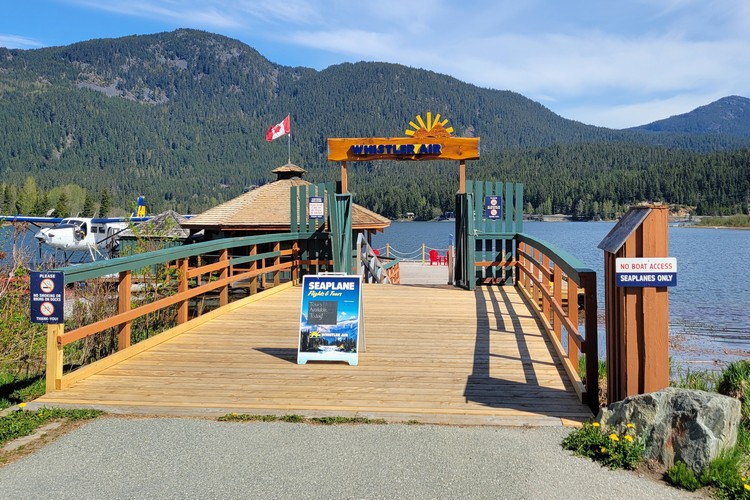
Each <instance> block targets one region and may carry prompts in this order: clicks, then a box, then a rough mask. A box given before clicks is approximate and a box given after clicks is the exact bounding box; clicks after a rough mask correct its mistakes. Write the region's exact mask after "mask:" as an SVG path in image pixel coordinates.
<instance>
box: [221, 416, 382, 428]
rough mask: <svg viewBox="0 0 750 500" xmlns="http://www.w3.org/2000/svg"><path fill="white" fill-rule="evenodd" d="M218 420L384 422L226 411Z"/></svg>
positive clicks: (380, 419) (340, 422)
mask: <svg viewBox="0 0 750 500" xmlns="http://www.w3.org/2000/svg"><path fill="white" fill-rule="evenodd" d="M218 420H219V421H220V422H289V423H297V424H318V425H346V424H385V423H386V421H385V420H384V419H382V418H375V419H373V418H367V417H337V416H333V417H309V418H308V417H303V416H302V415H294V414H291V415H247V414H244V413H228V414H226V415H222V416H221V417H219V418H218Z"/></svg>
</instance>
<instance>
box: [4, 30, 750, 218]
mask: <svg viewBox="0 0 750 500" xmlns="http://www.w3.org/2000/svg"><path fill="white" fill-rule="evenodd" d="M427 111H432V112H434V113H441V115H443V117H445V118H448V119H449V120H450V124H451V125H452V126H453V127H454V128H455V131H456V135H459V136H479V137H481V154H482V158H481V159H480V160H478V161H474V162H470V163H469V165H468V170H469V175H470V176H471V177H474V178H478V179H482V180H507V181H520V182H524V183H525V184H526V193H527V200H528V202H529V204H530V206H529V207H528V208H529V209H533V210H535V211H539V212H545V213H546V212H565V213H574V214H577V215H580V216H585V217H588V216H611V215H610V214H614V212H616V211H618V210H622V207H623V206H625V205H627V204H629V203H633V202H638V201H642V200H663V201H667V202H670V203H680V204H686V205H692V206H697V207H698V210H699V212H701V213H734V212H737V211H739V210H743V209H744V210H747V202H748V198H750V154H749V153H748V151H747V150H746V149H743V148H747V147H748V145H750V134H748V135H747V136H742V135H741V134H722V133H711V134H697V133H688V134H686V133H676V132H658V133H657V132H652V131H643V130H629V131H617V130H611V129H606V128H601V127H593V126H588V125H584V124H581V123H578V122H574V121H571V120H567V119H564V118H562V117H560V116H557V115H555V114H554V113H552V112H550V111H549V110H548V109H546V108H544V107H543V106H542V105H540V104H538V103H536V102H534V101H531V100H530V99H527V98H525V97H523V96H522V95H520V94H517V93H514V92H508V91H496V90H489V89H482V88H478V87H476V86H473V85H469V84H466V83H463V82H460V81H458V80H456V79H454V78H451V77H448V76H445V75H439V74H436V73H433V72H430V71H424V70H419V69H414V68H407V67H404V66H400V65H394V64H385V63H357V64H341V65H336V66H332V67H330V68H327V69H325V70H323V71H315V70H312V69H308V68H290V67H284V66H279V65H275V64H273V63H271V62H269V61H268V60H266V59H265V58H264V57H263V56H261V55H260V54H259V53H258V52H257V51H255V50H253V49H252V48H250V47H248V46H247V45H245V44H243V43H241V42H239V41H236V40H232V39H228V38H226V37H222V36H218V35H213V34H209V33H205V32H200V31H194V30H178V31H175V32H171V33H161V34H156V35H148V36H132V37H125V38H120V39H106V40H92V41H88V42H82V43H78V44H74V45H71V46H67V47H53V48H46V49H39V50H30V51H25V50H7V49H0V144H2V147H0V174H1V175H2V177H0V182H2V186H0V188H2V192H1V193H0V194H2V198H0V203H2V206H0V212H2V213H16V212H22V213H25V214H30V213H44V212H46V211H48V210H49V209H50V208H52V207H55V206H56V207H57V208H58V211H60V210H67V211H70V212H73V213H76V212H79V211H81V210H83V206H84V204H86V205H87V210H93V208H92V202H93V204H94V205H98V204H99V202H100V201H101V198H102V196H104V197H105V198H106V203H110V202H111V206H112V207H120V208H121V209H123V210H124V209H127V208H128V205H129V203H130V202H131V200H133V199H134V198H135V196H136V195H138V194H143V195H145V196H146V198H147V200H148V202H149V204H150V206H151V209H152V211H161V210H164V209H166V208H173V209H175V210H178V211H180V212H192V213H196V212H199V211H202V210H204V209H206V208H208V207H210V206H212V205H215V204H217V203H219V202H220V201H223V200H225V199H228V198H230V197H233V196H236V195H238V194H239V193H241V192H242V190H243V189H244V188H245V187H247V186H250V185H257V184H262V183H264V182H267V181H268V180H272V178H273V176H272V174H271V170H272V169H273V168H274V167H276V166H278V165H281V164H284V163H286V161H287V147H286V138H283V139H280V140H277V141H274V142H272V143H267V142H266V141H265V131H266V129H267V128H268V127H269V126H270V125H272V124H274V123H277V122H279V121H280V120H281V119H282V118H283V117H284V116H286V114H287V113H291V115H292V132H293V141H292V162H294V163H297V164H299V165H301V166H303V167H305V168H306V169H308V171H309V173H308V175H307V178H308V179H310V180H312V181H323V180H333V179H336V178H337V177H338V172H339V170H338V166H337V165H334V164H331V163H329V162H328V161H327V160H326V154H327V151H326V139H327V138H328V137H351V136H355V137H356V136H364V137H366V136H402V135H403V134H404V130H405V129H406V128H407V125H408V122H409V120H412V119H413V118H414V116H415V115H417V114H424V113H426V112H427ZM456 177H457V174H456V166H455V165H452V164H436V163H430V164H421V163H399V164H393V163H388V162H383V163H373V164H359V165H356V166H352V174H351V178H350V189H351V191H352V192H354V193H355V201H357V202H358V203H361V204H364V205H366V206H368V207H370V208H373V209H374V210H376V211H379V212H381V213H383V214H384V215H386V216H389V217H397V216H398V215H400V214H403V213H405V212H407V211H409V212H416V213H418V214H419V215H420V216H421V217H424V218H427V217H431V216H433V215H435V214H439V213H441V212H442V211H444V210H452V205H453V199H454V193H455V190H456V187H457V186H456V185H457V181H456ZM87 198H88V203H86V201H87V200H86V199H87ZM106 203H105V204H106Z"/></svg>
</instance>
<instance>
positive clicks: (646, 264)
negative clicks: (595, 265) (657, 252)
mask: <svg viewBox="0 0 750 500" xmlns="http://www.w3.org/2000/svg"><path fill="white" fill-rule="evenodd" d="M615 280H616V284H617V286H623V287H664V286H675V285H677V259H675V258H674V257H643V258H619V259H615Z"/></svg>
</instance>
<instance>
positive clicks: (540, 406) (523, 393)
mask: <svg viewBox="0 0 750 500" xmlns="http://www.w3.org/2000/svg"><path fill="white" fill-rule="evenodd" d="M487 291H488V292H489V293H487V294H485V292H487ZM475 302H476V314H477V327H476V338H475V345H474V360H473V366H472V373H471V375H470V376H469V377H468V379H467V381H466V387H465V390H464V397H465V399H466V401H467V402H469V401H471V402H475V403H478V404H481V405H484V406H488V407H491V408H505V409H511V410H518V411H523V412H529V413H536V414H540V415H546V416H552V417H561V418H569V416H571V415H572V414H578V413H582V412H586V411H587V409H588V407H587V406H586V405H584V404H583V403H581V402H580V401H579V400H578V397H577V396H576V394H575V392H574V391H573V386H572V384H571V382H570V381H569V380H568V378H567V374H566V373H565V371H564V369H563V367H562V363H561V362H559V360H558V359H557V355H556V353H555V352H554V350H553V348H552V345H551V343H550V341H549V340H548V339H547V338H546V337H545V338H544V345H545V347H546V348H547V350H548V351H549V352H550V354H551V356H552V358H553V360H554V370H555V372H556V373H557V376H559V378H560V379H561V380H562V383H563V387H564V389H557V388H551V387H545V386H543V385H542V384H543V383H542V382H540V380H539V375H538V374H537V372H536V370H535V364H536V365H538V366H546V369H550V368H552V366H550V365H552V364H553V363H549V362H545V361H542V362H539V361H535V360H534V359H533V358H532V355H531V352H530V348H529V345H528V341H527V337H526V335H525V334H524V332H523V327H522V325H521V321H520V319H519V314H524V315H525V314H528V313H529V311H528V309H527V307H525V306H522V307H520V309H522V310H520V311H517V308H519V307H518V306H517V305H514V304H513V303H512V301H511V300H510V297H509V295H508V291H507V290H506V289H505V288H504V287H501V286H490V287H484V288H478V289H477V290H476V291H475ZM488 304H489V307H490V308H491V311H490V310H489V309H488ZM501 305H502V306H504V308H505V309H506V310H507V311H508V314H506V315H505V316H504V315H503V314H502V311H501ZM530 316H531V317H533V318H534V320H535V321H536V323H537V325H538V327H539V329H540V331H542V332H543V329H542V326H541V323H540V321H539V319H538V318H536V317H535V315H533V313H531V315H530ZM493 317H494V324H492V325H491V322H492V321H493ZM485 318H486V319H485ZM493 334H495V335H506V336H510V337H512V338H514V340H515V344H516V347H517V351H518V355H515V353H514V354H509V353H508V352H502V353H493V352H492V343H491V335H493ZM542 335H544V334H543V333H542ZM493 358H495V359H498V358H503V359H510V360H511V361H512V360H515V361H518V362H519V363H520V366H519V367H518V369H519V372H516V373H515V375H518V374H519V373H520V374H521V375H522V377H521V378H523V379H524V382H519V381H518V380H510V379H504V378H498V377H493V376H491V374H490V364H491V360H492V359H493Z"/></svg>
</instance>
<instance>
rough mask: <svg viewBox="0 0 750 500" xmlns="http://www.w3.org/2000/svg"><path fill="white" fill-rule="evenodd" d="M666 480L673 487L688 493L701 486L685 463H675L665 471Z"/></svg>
mask: <svg viewBox="0 0 750 500" xmlns="http://www.w3.org/2000/svg"><path fill="white" fill-rule="evenodd" d="M667 480H668V481H669V482H670V483H671V484H673V485H674V486H677V487H678V488H682V489H684V490H688V491H695V490H697V489H698V488H701V487H702V486H703V485H702V484H701V483H700V481H698V478H697V477H695V473H693V470H692V469H689V468H688V466H687V465H685V462H677V463H676V464H674V466H673V467H670V468H669V470H668V471H667Z"/></svg>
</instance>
